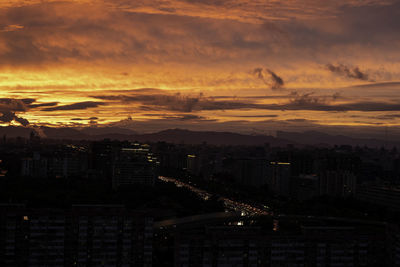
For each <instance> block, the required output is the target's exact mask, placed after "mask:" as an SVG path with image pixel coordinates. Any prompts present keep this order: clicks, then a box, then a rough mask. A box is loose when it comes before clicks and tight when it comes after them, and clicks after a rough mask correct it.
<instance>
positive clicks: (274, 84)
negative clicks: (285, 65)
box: [253, 68, 285, 90]
mask: <svg viewBox="0 0 400 267" xmlns="http://www.w3.org/2000/svg"><path fill="white" fill-rule="evenodd" d="M253 73H254V74H255V75H256V76H257V78H258V79H260V80H262V81H263V82H264V83H265V84H266V85H268V86H270V87H271V89H272V90H279V89H282V88H283V86H284V84H285V83H284V81H283V79H282V78H281V77H279V76H278V75H277V74H276V73H275V72H273V71H272V70H270V69H265V71H264V69H263V68H255V69H254V70H253ZM265 74H268V75H265Z"/></svg>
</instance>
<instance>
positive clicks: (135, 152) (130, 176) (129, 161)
mask: <svg viewBox="0 0 400 267" xmlns="http://www.w3.org/2000/svg"><path fill="white" fill-rule="evenodd" d="M158 164H159V163H158V162H157V159H156V158H155V157H154V156H153V154H152V153H150V151H149V149H148V147H146V146H140V145H136V146H135V147H133V148H122V149H121V151H120V153H119V154H118V156H117V158H116V160H115V163H114V172H113V179H112V182H113V188H114V189H117V188H118V187H120V186H124V185H132V184H144V185H154V182H155V179H156V178H157V174H158V171H157V168H158Z"/></svg>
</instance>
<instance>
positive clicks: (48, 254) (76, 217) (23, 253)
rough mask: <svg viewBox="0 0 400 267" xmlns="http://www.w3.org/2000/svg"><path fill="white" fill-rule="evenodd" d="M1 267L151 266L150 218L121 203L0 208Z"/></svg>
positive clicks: (151, 222)
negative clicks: (56, 208)
mask: <svg viewBox="0 0 400 267" xmlns="http://www.w3.org/2000/svg"><path fill="white" fill-rule="evenodd" d="M0 212H1V219H0V266H151V265H152V236H153V220H152V218H151V217H149V216H147V215H146V214H144V213H137V212H131V211H128V210H126V209H124V207H122V206H107V205H99V206H74V207H72V209H71V210H67V211H63V210H51V209H26V208H25V207H24V206H15V205H14V206H0Z"/></svg>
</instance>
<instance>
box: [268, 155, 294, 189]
mask: <svg viewBox="0 0 400 267" xmlns="http://www.w3.org/2000/svg"><path fill="white" fill-rule="evenodd" d="M268 185H269V187H270V190H271V191H273V192H274V193H276V194H279V195H282V196H289V195H290V185H291V164H290V163H289V162H278V161H272V162H270V163H269V179H268Z"/></svg>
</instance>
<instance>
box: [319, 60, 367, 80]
mask: <svg viewBox="0 0 400 267" xmlns="http://www.w3.org/2000/svg"><path fill="white" fill-rule="evenodd" d="M326 68H327V69H328V70H329V71H331V72H333V73H335V74H338V75H341V76H344V77H347V78H351V79H356V80H362V81H370V79H369V75H368V74H367V73H365V72H362V71H361V70H360V68H359V67H348V66H346V65H343V64H338V65H333V64H327V65H326Z"/></svg>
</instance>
